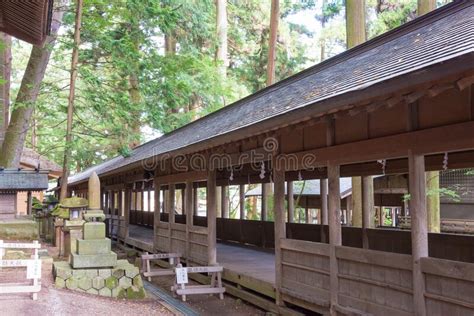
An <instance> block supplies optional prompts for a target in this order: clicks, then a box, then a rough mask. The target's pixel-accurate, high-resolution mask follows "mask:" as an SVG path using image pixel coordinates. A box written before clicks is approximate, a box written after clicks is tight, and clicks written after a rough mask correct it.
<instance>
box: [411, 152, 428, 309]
mask: <svg viewBox="0 0 474 316" xmlns="http://www.w3.org/2000/svg"><path fill="white" fill-rule="evenodd" d="M408 169H409V190H410V202H409V205H410V215H411V248H412V258H413V303H414V308H415V315H426V302H425V296H424V293H425V278H424V276H423V272H422V271H421V265H420V259H421V258H423V257H428V227H427V223H428V219H427V210H426V177H425V159H424V156H423V155H419V154H414V153H413V152H411V151H410V152H409V153H408Z"/></svg>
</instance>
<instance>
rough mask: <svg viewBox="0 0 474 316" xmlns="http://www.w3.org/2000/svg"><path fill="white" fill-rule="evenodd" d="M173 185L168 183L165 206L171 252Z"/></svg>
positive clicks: (173, 207)
mask: <svg viewBox="0 0 474 316" xmlns="http://www.w3.org/2000/svg"><path fill="white" fill-rule="evenodd" d="M174 194H175V185H174V183H170V184H168V196H167V201H166V208H167V209H168V223H169V225H168V241H169V248H168V249H169V252H173V249H172V243H171V228H172V227H171V226H172V225H173V224H174V213H175V212H174V210H175V205H174V202H175V199H174V198H175V196H174Z"/></svg>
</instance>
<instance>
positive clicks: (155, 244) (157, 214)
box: [153, 178, 161, 252]
mask: <svg viewBox="0 0 474 316" xmlns="http://www.w3.org/2000/svg"><path fill="white" fill-rule="evenodd" d="M153 185H154V187H155V212H154V213H155V214H153V250H154V252H158V238H159V237H158V229H160V228H159V226H160V220H161V214H160V204H161V201H160V192H161V184H160V183H159V182H158V180H157V178H155V179H154V180H153Z"/></svg>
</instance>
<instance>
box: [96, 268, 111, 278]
mask: <svg viewBox="0 0 474 316" xmlns="http://www.w3.org/2000/svg"><path fill="white" fill-rule="evenodd" d="M98 275H99V276H100V277H102V278H104V279H106V278H108V277H109V276H111V275H112V270H110V269H99V270H98Z"/></svg>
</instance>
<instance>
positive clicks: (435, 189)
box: [418, 0, 441, 233]
mask: <svg viewBox="0 0 474 316" xmlns="http://www.w3.org/2000/svg"><path fill="white" fill-rule="evenodd" d="M434 9H436V0H418V16H422V15H424V14H426V13H428V12H430V11H433V10H434ZM426 191H427V192H428V196H427V197H426V210H427V211H428V231H429V232H430V233H439V232H440V231H441V218H440V217H441V204H440V196H439V171H428V172H426Z"/></svg>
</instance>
